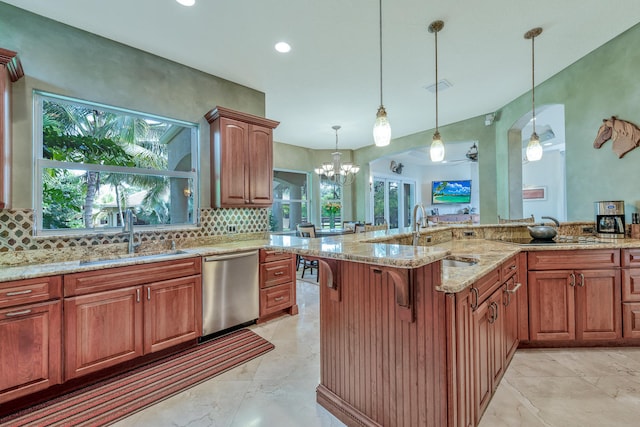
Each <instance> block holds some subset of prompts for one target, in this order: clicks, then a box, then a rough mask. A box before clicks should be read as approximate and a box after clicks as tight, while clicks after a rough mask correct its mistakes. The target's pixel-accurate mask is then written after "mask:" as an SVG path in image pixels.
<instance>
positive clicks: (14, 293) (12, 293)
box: [6, 289, 33, 297]
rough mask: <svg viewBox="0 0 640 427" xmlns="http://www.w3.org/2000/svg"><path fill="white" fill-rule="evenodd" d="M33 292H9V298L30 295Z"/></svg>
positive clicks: (31, 290)
mask: <svg viewBox="0 0 640 427" xmlns="http://www.w3.org/2000/svg"><path fill="white" fill-rule="evenodd" d="M31 292H33V289H27V290H24V291H13V292H7V294H6V295H7V296H8V297H14V296H16V295H26V294H30V293H31Z"/></svg>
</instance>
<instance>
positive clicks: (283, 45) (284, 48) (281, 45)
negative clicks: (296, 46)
mask: <svg viewBox="0 0 640 427" xmlns="http://www.w3.org/2000/svg"><path fill="white" fill-rule="evenodd" d="M275 47H276V50H277V51H278V52H280V53H287V52H289V51H290V50H291V46H290V45H289V43H287V42H278V43H276V46H275Z"/></svg>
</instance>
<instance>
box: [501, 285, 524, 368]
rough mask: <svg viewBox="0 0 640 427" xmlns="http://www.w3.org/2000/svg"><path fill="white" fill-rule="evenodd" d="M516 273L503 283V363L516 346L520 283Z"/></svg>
mask: <svg viewBox="0 0 640 427" xmlns="http://www.w3.org/2000/svg"><path fill="white" fill-rule="evenodd" d="M516 279H517V275H516V276H512V277H511V278H510V279H509V280H507V282H506V283H505V284H504V289H503V305H504V336H503V338H504V358H505V365H506V364H508V363H509V361H510V360H511V358H512V357H513V354H514V353H515V352H516V349H517V348H518V343H519V342H520V341H519V339H518V317H519V313H518V307H519V306H520V304H519V296H520V295H521V294H520V285H518V282H517V280H516Z"/></svg>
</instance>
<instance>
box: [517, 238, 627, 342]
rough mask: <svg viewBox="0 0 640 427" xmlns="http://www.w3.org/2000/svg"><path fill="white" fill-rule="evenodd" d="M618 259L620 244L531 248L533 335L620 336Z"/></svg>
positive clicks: (551, 337) (534, 338)
mask: <svg viewBox="0 0 640 427" xmlns="http://www.w3.org/2000/svg"><path fill="white" fill-rule="evenodd" d="M566 252H569V253H566ZM545 259H546V260H548V262H544V260H545ZM541 260H542V261H541ZM619 260H620V257H619V251H618V250H583V251H554V252H552V251H546V252H530V253H529V260H528V262H529V270H530V271H529V273H528V286H529V318H530V338H531V340H532V341H547V340H548V341H557V340H578V341H583V340H584V341H591V340H615V339H618V338H620V337H621V336H622V318H621V285H620V282H621V278H620V270H619V269H617V268H615V267H617V266H619ZM616 264H617V265H616ZM546 267H550V268H548V269H547V268H546ZM558 267H564V268H558ZM531 270H534V271H531Z"/></svg>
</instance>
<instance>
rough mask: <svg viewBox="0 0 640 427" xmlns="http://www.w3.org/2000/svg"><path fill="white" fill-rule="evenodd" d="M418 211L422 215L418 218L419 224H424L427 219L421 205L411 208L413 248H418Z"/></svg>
mask: <svg viewBox="0 0 640 427" xmlns="http://www.w3.org/2000/svg"><path fill="white" fill-rule="evenodd" d="M418 209H420V212H421V213H422V218H420V222H421V223H424V221H425V220H426V219H427V213H426V212H425V210H424V206H423V205H422V204H421V203H417V204H416V205H415V206H414V207H413V222H412V223H411V226H412V227H413V246H418V240H420V224H419V223H418Z"/></svg>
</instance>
